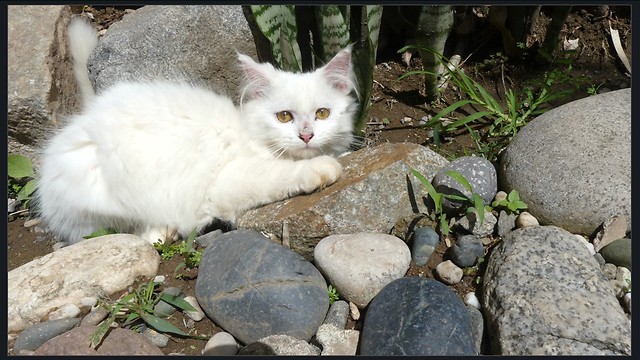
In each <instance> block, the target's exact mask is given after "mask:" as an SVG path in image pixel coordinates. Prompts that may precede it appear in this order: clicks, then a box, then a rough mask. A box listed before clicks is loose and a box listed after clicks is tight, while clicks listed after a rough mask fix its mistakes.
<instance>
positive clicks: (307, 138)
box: [298, 133, 313, 144]
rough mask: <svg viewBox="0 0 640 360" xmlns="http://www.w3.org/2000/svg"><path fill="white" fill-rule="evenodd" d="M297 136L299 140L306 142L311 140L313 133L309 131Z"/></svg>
mask: <svg viewBox="0 0 640 360" xmlns="http://www.w3.org/2000/svg"><path fill="white" fill-rule="evenodd" d="M298 137H299V138H300V140H302V141H304V143H305V144H308V143H309V141H311V138H312V137H313V133H309V134H307V133H305V134H303V133H300V134H299V135H298Z"/></svg>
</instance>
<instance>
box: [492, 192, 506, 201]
mask: <svg viewBox="0 0 640 360" xmlns="http://www.w3.org/2000/svg"><path fill="white" fill-rule="evenodd" d="M507 196H508V195H507V193H506V192H504V191H502V190H500V191H498V192H497V193H496V196H494V198H493V200H494V201H498V202H500V201H502V200H506V199H507Z"/></svg>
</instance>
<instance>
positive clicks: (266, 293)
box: [195, 230, 329, 344]
mask: <svg viewBox="0 0 640 360" xmlns="http://www.w3.org/2000/svg"><path fill="white" fill-rule="evenodd" d="M195 295H196V299H197V300H198V303H199V304H200V306H201V307H202V309H203V310H204V312H205V313H206V314H207V316H208V317H209V318H210V319H211V320H213V322H214V323H215V324H216V325H218V326H220V327H221V328H223V329H224V330H226V331H227V332H229V333H230V334H232V335H233V336H234V337H235V338H236V339H238V340H239V341H240V342H242V343H244V344H249V343H252V342H254V341H257V340H258V339H261V338H263V337H267V336H269V335H276V334H286V335H290V336H293V337H295V338H298V339H302V340H306V341H308V340H309V339H310V338H311V337H312V336H313V334H315V332H316V330H318V327H319V326H320V324H322V321H323V320H324V318H325V315H326V314H327V310H328V309H329V296H328V295H327V283H326V281H325V280H324V278H323V277H322V275H321V274H320V271H318V269H316V268H315V267H314V266H313V265H312V264H311V263H310V262H308V261H307V260H305V259H304V258H303V257H302V256H300V255H299V254H296V253H295V252H293V251H291V250H289V249H286V248H284V247H282V246H280V245H278V244H276V243H274V242H272V241H271V240H269V239H267V238H265V237H264V236H262V235H261V234H260V233H257V232H255V231H251V230H235V231H230V232H227V233H225V234H223V235H220V236H219V237H218V238H217V239H216V241H214V242H213V243H212V244H211V245H209V246H208V247H207V248H206V249H205V250H204V252H203V254H202V258H201V260H200V267H199V271H198V279H197V280H196V288H195Z"/></svg>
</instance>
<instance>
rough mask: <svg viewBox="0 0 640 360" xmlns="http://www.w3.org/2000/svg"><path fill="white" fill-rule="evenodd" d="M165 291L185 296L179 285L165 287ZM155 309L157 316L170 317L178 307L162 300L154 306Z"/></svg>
mask: <svg viewBox="0 0 640 360" xmlns="http://www.w3.org/2000/svg"><path fill="white" fill-rule="evenodd" d="M163 293H165V294H170V295H176V296H180V297H183V296H184V292H183V291H182V290H181V289H180V288H177V287H168V288H166V289H164V291H163ZM153 311H154V313H155V314H156V315H157V316H160V317H169V316H170V315H171V314H173V313H174V312H176V311H177V309H176V308H175V307H174V306H173V305H171V304H168V303H166V302H165V301H163V300H160V301H159V302H158V303H157V304H156V306H155V307H154V308H153Z"/></svg>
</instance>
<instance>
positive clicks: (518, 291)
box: [482, 226, 631, 355]
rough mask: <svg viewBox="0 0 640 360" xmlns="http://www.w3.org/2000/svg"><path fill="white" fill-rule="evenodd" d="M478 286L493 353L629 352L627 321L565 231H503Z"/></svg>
mask: <svg viewBox="0 0 640 360" xmlns="http://www.w3.org/2000/svg"><path fill="white" fill-rule="evenodd" d="M483 280H484V283H483V289H484V291H483V292H482V293H483V296H482V301H483V309H484V315H485V319H486V321H487V325H488V333H489V334H494V336H493V338H492V340H493V344H492V345H493V346H492V352H491V353H492V354H501V355H612V354H619V355H630V354H631V328H630V323H629V320H628V319H627V317H626V315H625V314H624V311H623V310H622V307H620V304H619V302H618V300H617V299H616V297H615V295H614V293H613V291H612V289H611V286H610V285H609V283H608V280H607V278H606V277H605V276H604V274H603V273H602V271H600V267H599V265H598V263H597V261H596V260H595V259H594V258H593V256H591V254H590V253H589V250H587V248H586V247H585V246H584V245H582V244H581V243H580V241H579V240H578V239H577V238H576V237H575V236H574V235H573V234H571V233H569V232H568V231H566V230H563V229H560V228H557V227H555V226H536V227H529V228H524V229H518V230H514V231H512V232H510V233H508V234H507V235H505V237H504V238H503V240H502V241H501V242H499V243H498V245H497V246H496V247H495V248H494V249H493V251H492V253H491V256H490V258H489V261H488V264H487V269H486V272H485V274H484V278H483Z"/></svg>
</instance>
